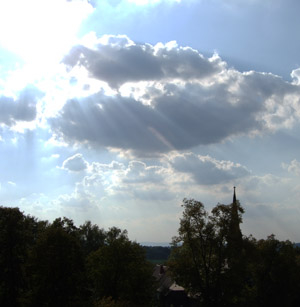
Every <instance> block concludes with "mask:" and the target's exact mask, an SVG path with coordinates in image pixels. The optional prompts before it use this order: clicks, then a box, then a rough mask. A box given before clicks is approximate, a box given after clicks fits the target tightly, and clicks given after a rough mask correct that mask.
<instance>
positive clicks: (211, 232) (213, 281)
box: [169, 199, 300, 306]
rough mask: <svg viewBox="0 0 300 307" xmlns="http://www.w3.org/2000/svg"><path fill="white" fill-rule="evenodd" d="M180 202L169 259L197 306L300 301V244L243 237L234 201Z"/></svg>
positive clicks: (175, 276)
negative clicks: (211, 205) (211, 204)
mask: <svg viewBox="0 0 300 307" xmlns="http://www.w3.org/2000/svg"><path fill="white" fill-rule="evenodd" d="M183 208H184V211H183V216H182V218H181V220H180V227H179V230H178V236H177V237H174V239H173V249H172V254H171V257H170V260H169V265H170V267H171V271H172V272H173V275H174V278H175V280H176V281H177V282H178V283H179V284H180V285H182V286H184V287H185V288H186V290H187V291H188V292H189V293H190V294H191V295H193V296H194V297H198V298H199V299H198V302H199V304H200V305H201V306H298V305H300V304H299V299H300V294H299V287H300V284H299V283H300V271H299V270H300V262H299V250H298V249H297V248H295V246H294V245H293V244H292V243H291V242H289V241H286V242H280V241H278V240H276V239H275V237H274V236H270V237H269V238H268V239H267V240H260V241H256V240H255V239H254V238H253V237H251V236H250V237H243V236H242V232H241V230H240V223H241V222H242V213H243V212H244V210H243V208H242V207H241V206H240V204H239V202H238V201H234V202H233V203H232V204H230V205H220V204H218V205H217V206H216V207H215V208H213V210H212V212H211V214H208V212H207V211H206V210H205V208H204V205H203V204H202V203H201V202H199V201H196V200H193V199H184V201H183Z"/></svg>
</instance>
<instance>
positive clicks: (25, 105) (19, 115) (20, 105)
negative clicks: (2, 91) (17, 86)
mask: <svg viewBox="0 0 300 307" xmlns="http://www.w3.org/2000/svg"><path fill="white" fill-rule="evenodd" d="M41 96H42V93H41V92H40V91H39V90H37V89H36V88H33V87H27V88H25V89H24V90H23V91H21V92H20V93H19V96H18V97H17V98H16V99H14V98H12V97H7V96H0V124H4V125H6V126H9V127H12V126H14V125H15V124H16V122H18V121H26V122H30V121H33V120H34V119H35V118H36V115H37V110H36V104H37V101H38V99H39V98H40V97H41Z"/></svg>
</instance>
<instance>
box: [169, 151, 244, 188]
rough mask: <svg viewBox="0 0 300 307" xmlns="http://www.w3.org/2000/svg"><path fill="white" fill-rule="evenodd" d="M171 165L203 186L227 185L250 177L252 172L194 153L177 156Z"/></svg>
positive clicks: (172, 158)
mask: <svg viewBox="0 0 300 307" xmlns="http://www.w3.org/2000/svg"><path fill="white" fill-rule="evenodd" d="M170 163H171V165H172V167H173V168H174V169H175V170H176V171H178V172H183V173H188V174H191V175H192V177H193V178H194V180H195V181H196V183H198V184H201V185H211V184H220V183H225V182H228V181H231V180H235V179H239V178H242V177H245V176H248V175H250V171H249V170H247V168H246V167H244V166H242V165H240V164H235V163H233V162H231V161H220V160H216V159H213V158H211V157H209V156H200V155H196V154H194V153H185V154H176V155H174V156H172V157H171V159H170Z"/></svg>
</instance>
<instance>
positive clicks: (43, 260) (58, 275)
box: [30, 218, 85, 306]
mask: <svg viewBox="0 0 300 307" xmlns="http://www.w3.org/2000/svg"><path fill="white" fill-rule="evenodd" d="M31 272H32V295H31V298H32V301H31V303H30V305H31V306H80V305H82V304H83V302H84V294H85V293H84V277H85V269H84V259H83V254H82V250H81V246H80V243H79V239H78V229H77V228H76V227H75V226H74V224H73V222H72V220H69V219H66V218H64V219H56V220H55V221H54V222H53V223H52V225H50V226H49V227H47V228H46V229H45V231H43V232H42V233H41V234H40V236H39V238H38V240H37V242H36V245H35V247H34V249H33V250H32V254H31Z"/></svg>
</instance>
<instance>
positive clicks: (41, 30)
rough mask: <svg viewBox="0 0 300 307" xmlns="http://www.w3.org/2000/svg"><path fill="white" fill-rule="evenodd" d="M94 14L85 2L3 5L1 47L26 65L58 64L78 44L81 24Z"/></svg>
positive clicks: (16, 0)
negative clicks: (77, 35)
mask: <svg viewBox="0 0 300 307" xmlns="http://www.w3.org/2000/svg"><path fill="white" fill-rule="evenodd" d="M91 12H92V6H91V5H89V4H87V3H86V2H83V1H72V2H67V1H64V0H53V1H47V0H27V1H19V0H12V1H1V2H0V46H2V47H4V48H6V49H8V50H10V51H12V52H13V53H15V54H17V55H19V56H21V58H22V59H23V60H24V61H25V63H33V62H34V63H42V62H44V61H45V59H46V62H48V63H49V61H50V62H53V61H57V60H59V59H60V58H61V57H62V55H63V54H64V52H66V51H67V50H68V49H69V48H70V46H71V45H72V44H73V43H74V42H75V41H76V34H77V31H78V29H79V26H80V24H81V22H82V20H83V19H84V18H85V17H87V15H88V14H90V13H91Z"/></svg>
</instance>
